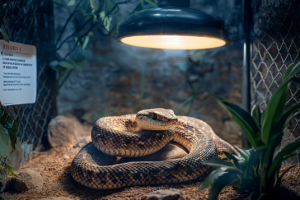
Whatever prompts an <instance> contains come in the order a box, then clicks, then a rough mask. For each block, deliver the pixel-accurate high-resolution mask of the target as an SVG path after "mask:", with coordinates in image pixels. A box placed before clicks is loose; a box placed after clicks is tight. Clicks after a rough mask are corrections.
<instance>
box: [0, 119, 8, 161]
mask: <svg viewBox="0 0 300 200" xmlns="http://www.w3.org/2000/svg"><path fill="white" fill-rule="evenodd" d="M5 135H6V132H5V130H4V127H3V126H2V124H0V156H2V157H3V156H6V157H7V159H8V160H10V155H9V152H8V147H7V144H6V143H5V142H4V140H5V139H4V138H5Z"/></svg>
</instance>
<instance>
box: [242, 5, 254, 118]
mask: <svg viewBox="0 0 300 200" xmlns="http://www.w3.org/2000/svg"><path fill="white" fill-rule="evenodd" d="M251 10H252V9H251V0H243V24H244V35H245V42H244V66H243V88H242V105H243V108H244V109H245V110H246V111H248V112H249V111H250V100H251V97H250V95H251V94H250V67H251V24H252V19H251V18H252V12H251Z"/></svg>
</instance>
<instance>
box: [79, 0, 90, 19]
mask: <svg viewBox="0 0 300 200" xmlns="http://www.w3.org/2000/svg"><path fill="white" fill-rule="evenodd" d="M89 3H90V2H89V0H81V2H80V9H81V12H82V14H84V15H85V13H86V11H87V9H88V7H89Z"/></svg>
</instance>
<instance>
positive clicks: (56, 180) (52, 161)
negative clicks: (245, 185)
mask: <svg viewBox="0 0 300 200" xmlns="http://www.w3.org/2000/svg"><path fill="white" fill-rule="evenodd" d="M79 150H80V148H75V149H74V148H73V147H72V146H70V147H59V148H52V149H49V150H47V151H44V152H38V153H36V154H35V155H34V156H33V158H32V159H31V160H30V161H29V162H28V163H25V164H23V165H22V166H21V168H20V170H22V169H25V168H30V169H32V170H35V171H38V172H39V173H40V174H41V175H42V177H43V181H44V184H43V189H42V190H41V191H35V190H31V191H30V190H29V191H26V192H22V193H12V192H5V193H4V196H5V197H7V198H9V199H12V200H18V199H22V200H25V199H28V200H35V199H41V198H45V197H69V198H71V199H76V200H78V199H146V196H147V194H148V193H149V192H151V191H155V190H159V189H170V188H178V189H181V190H182V193H183V195H182V197H181V198H180V199H181V200H182V199H187V200H188V199H208V195H209V190H208V189H206V190H203V191H199V190H198V187H199V184H200V183H197V182H196V183H190V184H185V185H163V186H157V187H130V188H125V189H120V190H108V191H97V190H92V189H89V188H86V187H84V186H81V185H80V184H79V183H77V182H75V181H74V180H73V179H72V177H71V175H70V165H71V162H72V159H73V158H74V156H75V155H76V154H77V153H78V151H79ZM20 170H19V171H20ZM299 185H300V165H298V166H297V167H295V168H294V169H292V170H291V171H290V172H289V173H287V174H286V175H285V177H284V180H283V183H282V186H283V187H282V189H283V191H286V190H285V189H284V188H288V189H290V190H292V191H294V192H296V193H297V194H298V196H299V199H300V186H299ZM283 196H285V194H283ZM219 199H244V198H242V197H241V196H239V195H238V194H237V193H236V192H235V191H233V190H232V189H231V188H230V187H226V188H225V189H223V191H222V192H221V194H220V195H219Z"/></svg>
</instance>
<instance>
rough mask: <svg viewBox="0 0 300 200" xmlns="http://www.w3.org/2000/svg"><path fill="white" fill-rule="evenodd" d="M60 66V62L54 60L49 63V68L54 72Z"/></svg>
mask: <svg viewBox="0 0 300 200" xmlns="http://www.w3.org/2000/svg"><path fill="white" fill-rule="evenodd" d="M58 65H59V62H58V61H57V60H54V61H52V62H50V63H49V66H50V67H51V68H52V69H54V70H55V69H56V68H57V66H58Z"/></svg>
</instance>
